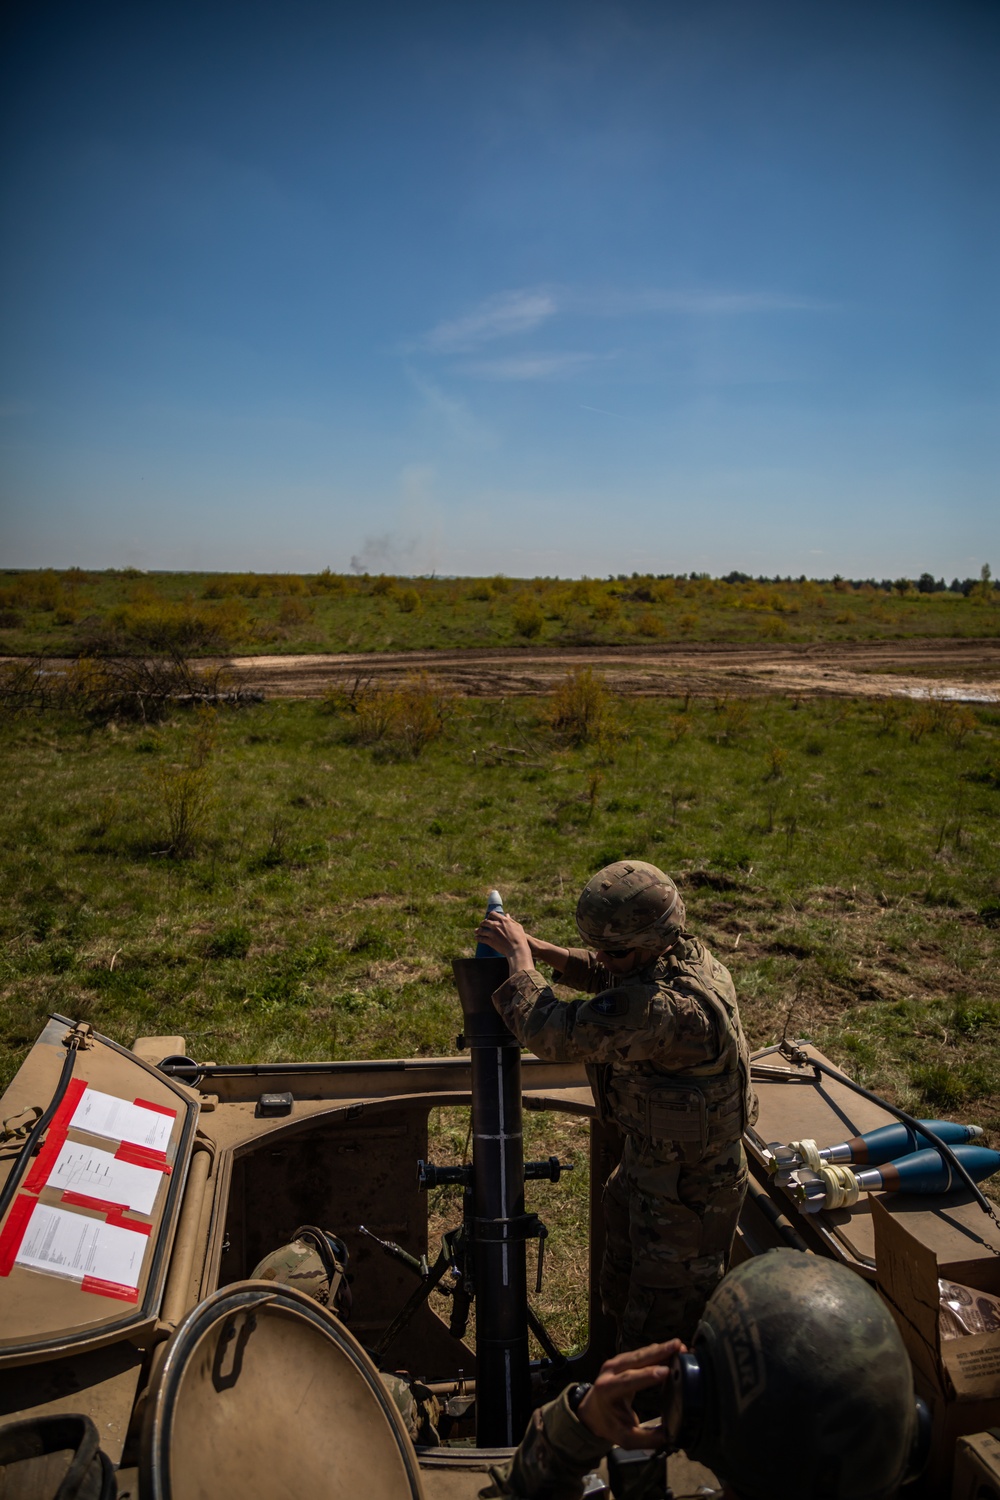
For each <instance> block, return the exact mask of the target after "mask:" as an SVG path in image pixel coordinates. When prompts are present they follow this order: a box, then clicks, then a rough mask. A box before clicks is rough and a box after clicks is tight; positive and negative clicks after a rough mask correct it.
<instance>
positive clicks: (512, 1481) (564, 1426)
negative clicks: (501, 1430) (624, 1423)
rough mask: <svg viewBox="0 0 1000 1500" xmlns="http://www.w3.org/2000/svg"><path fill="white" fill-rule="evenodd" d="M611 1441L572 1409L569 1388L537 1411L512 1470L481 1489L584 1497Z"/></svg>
mask: <svg viewBox="0 0 1000 1500" xmlns="http://www.w3.org/2000/svg"><path fill="white" fill-rule="evenodd" d="M610 1447H611V1444H610V1443H606V1442H605V1441H604V1440H603V1438H599V1437H595V1436H594V1434H593V1433H592V1432H591V1431H590V1429H589V1427H585V1426H584V1425H583V1423H582V1422H581V1421H580V1419H579V1417H577V1416H576V1415H575V1414H574V1413H573V1412H572V1411H571V1410H570V1407H569V1390H568V1389H567V1390H565V1391H563V1393H562V1395H561V1396H559V1397H557V1398H556V1400H555V1401H550V1402H549V1403H548V1405H547V1406H543V1407H541V1408H540V1409H539V1410H538V1411H534V1412H532V1414H531V1420H530V1422H529V1423H528V1430H527V1432H526V1433H525V1434H524V1437H523V1438H522V1439H521V1446H520V1447H519V1448H518V1450H517V1452H516V1453H515V1454H514V1457H513V1459H512V1460H511V1464H510V1468H509V1469H508V1471H507V1473H506V1474H500V1475H497V1476H496V1477H495V1481H494V1484H493V1486H491V1487H490V1488H489V1489H486V1490H482V1491H480V1493H481V1494H482V1495H504V1496H511V1497H515V1500H579V1497H580V1496H581V1495H582V1494H583V1483H584V1477H585V1475H586V1474H588V1473H589V1472H590V1470H592V1469H594V1468H596V1467H597V1465H598V1464H599V1463H600V1461H601V1459H602V1458H603V1457H604V1455H605V1454H606V1453H607V1452H608V1451H609V1449H610Z"/></svg>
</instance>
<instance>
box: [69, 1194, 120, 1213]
mask: <svg viewBox="0 0 1000 1500" xmlns="http://www.w3.org/2000/svg"><path fill="white" fill-rule="evenodd" d="M59 1202H60V1203H66V1204H68V1205H69V1207H70V1208H92V1209H94V1210H95V1211H96V1212H97V1213H99V1214H120V1213H124V1211H125V1204H124V1203H111V1202H109V1201H108V1200H107V1199H106V1198H88V1197H87V1194H86V1193H73V1192H68V1193H63V1195H62V1197H61V1198H60V1199H59Z"/></svg>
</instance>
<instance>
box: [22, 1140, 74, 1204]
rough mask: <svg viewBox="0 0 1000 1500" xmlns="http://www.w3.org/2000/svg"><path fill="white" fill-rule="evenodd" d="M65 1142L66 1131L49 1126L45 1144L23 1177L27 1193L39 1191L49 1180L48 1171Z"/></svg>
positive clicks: (50, 1169)
mask: <svg viewBox="0 0 1000 1500" xmlns="http://www.w3.org/2000/svg"><path fill="white" fill-rule="evenodd" d="M65 1144H66V1131H65V1129H63V1130H53V1129H52V1127H51V1126H50V1127H49V1133H48V1135H47V1136H46V1137H45V1145H44V1146H43V1147H42V1149H41V1151H39V1153H38V1155H37V1156H36V1157H35V1160H34V1163H33V1165H32V1168H31V1171H30V1172H29V1173H28V1175H27V1177H26V1178H25V1179H24V1186H25V1188H26V1189H27V1191H28V1192H29V1193H40V1192H41V1191H42V1188H43V1187H44V1186H45V1184H46V1183H47V1182H48V1180H49V1173H50V1172H51V1171H52V1168H53V1167H54V1166H55V1161H56V1157H57V1156H58V1155H59V1153H60V1151H61V1150H62V1148H63V1146H64V1145H65Z"/></svg>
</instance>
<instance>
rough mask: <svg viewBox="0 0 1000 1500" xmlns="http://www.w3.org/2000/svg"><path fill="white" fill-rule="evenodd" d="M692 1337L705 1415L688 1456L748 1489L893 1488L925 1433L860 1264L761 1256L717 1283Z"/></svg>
mask: <svg viewBox="0 0 1000 1500" xmlns="http://www.w3.org/2000/svg"><path fill="white" fill-rule="evenodd" d="M692 1347H693V1350H694V1353H695V1355H696V1356H697V1357H698V1359H699V1361H700V1364H701V1367H702V1371H703V1376H704V1380H705V1420H704V1425H703V1427H702V1430H701V1432H700V1434H699V1435H698V1437H697V1439H696V1440H695V1441H694V1442H693V1443H691V1444H690V1446H689V1447H688V1450H687V1451H688V1456H689V1457H691V1458H693V1459H695V1460H697V1461H698V1462H700V1463H704V1464H706V1465H708V1467H710V1468H711V1469H712V1470H714V1472H715V1473H716V1474H718V1475H719V1477H720V1478H721V1479H724V1480H726V1481H727V1482H728V1483H729V1484H730V1485H734V1486H735V1487H736V1488H737V1490H738V1492H739V1494H740V1496H741V1497H742V1500H773V1497H774V1496H775V1495H781V1494H795V1495H797V1496H801V1497H803V1500H805V1497H812V1500H888V1497H889V1496H893V1495H895V1493H896V1490H897V1489H898V1487H899V1485H900V1483H901V1482H902V1480H903V1478H904V1476H905V1474H906V1469H907V1464H908V1462H909V1458H910V1453H911V1450H912V1447H913V1441H914V1436H915V1433H916V1426H917V1413H916V1398H915V1396H914V1392H913V1374H912V1370H911V1367H910V1361H909V1358H908V1356H907V1353H906V1348H905V1346H904V1344H903V1340H902V1337H901V1335H900V1333H899V1330H898V1328H897V1327H896V1324H895V1322H894V1321H893V1318H892V1314H891V1313H890V1312H889V1310H888V1308H887V1307H886V1306H885V1304H884V1303H883V1302H882V1300H881V1298H880V1297H879V1296H878V1295H877V1293H876V1292H875V1291H873V1289H872V1288H871V1287H870V1286H869V1285H868V1284H867V1282H866V1281H864V1280H863V1278H862V1277H861V1276H859V1275H858V1274H857V1273H856V1272H854V1271H851V1270H848V1268H847V1267H846V1266H842V1265H838V1264H837V1263H836V1262H834V1261H829V1260H827V1259H825V1258H823V1257H821V1256H818V1255H811V1254H808V1253H805V1252H802V1251H799V1250H784V1249H782V1250H769V1251H767V1252H766V1253H765V1254H764V1255H758V1256H755V1257H754V1258H753V1259H752V1260H749V1261H745V1262H744V1263H743V1264H742V1265H740V1266H738V1267H737V1268H736V1269H735V1270H734V1271H731V1272H730V1273H729V1275H728V1276H727V1277H726V1278H725V1280H724V1281H722V1282H721V1283H720V1285H719V1287H718V1288H717V1290H716V1291H715V1292H714V1293H713V1294H712V1296H711V1298H710V1299H709V1302H708V1304H707V1306H706V1308H705V1311H704V1313H703V1315H702V1320H701V1322H700V1323H699V1325H698V1327H697V1329H696V1330H695V1335H694V1341H693V1346H692ZM776 1424H777V1425H776Z"/></svg>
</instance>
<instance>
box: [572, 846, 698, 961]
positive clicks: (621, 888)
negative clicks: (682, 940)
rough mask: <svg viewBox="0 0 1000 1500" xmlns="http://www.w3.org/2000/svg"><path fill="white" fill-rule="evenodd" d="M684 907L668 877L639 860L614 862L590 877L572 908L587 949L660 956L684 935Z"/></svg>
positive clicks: (654, 867) (653, 866)
mask: <svg viewBox="0 0 1000 1500" xmlns="http://www.w3.org/2000/svg"><path fill="white" fill-rule="evenodd" d="M685 920H686V913H685V911H684V902H683V901H682V900H681V898H680V894H679V892H678V890H677V887H676V886H675V885H674V882H673V881H672V880H671V878H670V876H669V875H665V874H664V873H663V871H662V870H658V869H657V868H656V866H655V865H648V864H646V863H645V861H644V860H641V859H619V860H616V861H615V863H614V864H613V865H606V866H605V867H604V869H603V870H598V872H597V874H596V875H593V876H591V878H590V880H588V882H587V884H586V885H585V886H584V888H583V891H582V893H581V895H580V899H579V901H578V902H577V906H576V925H577V927H578V928H579V931H580V936H581V937H582V938H583V940H584V942H585V943H587V944H588V945H589V946H590V947H592V948H605V949H608V948H649V949H652V950H655V951H658V952H662V951H663V950H664V949H665V948H669V947H671V946H672V945H673V944H674V943H675V942H676V941H677V939H678V937H679V936H680V934H681V932H682V931H683V930H684V923H685Z"/></svg>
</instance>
